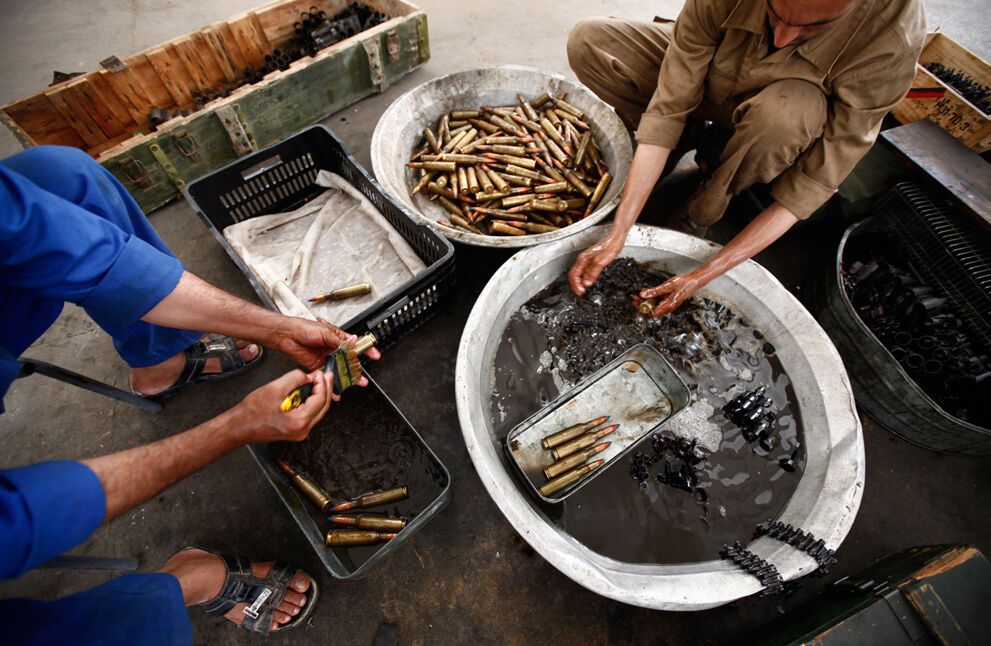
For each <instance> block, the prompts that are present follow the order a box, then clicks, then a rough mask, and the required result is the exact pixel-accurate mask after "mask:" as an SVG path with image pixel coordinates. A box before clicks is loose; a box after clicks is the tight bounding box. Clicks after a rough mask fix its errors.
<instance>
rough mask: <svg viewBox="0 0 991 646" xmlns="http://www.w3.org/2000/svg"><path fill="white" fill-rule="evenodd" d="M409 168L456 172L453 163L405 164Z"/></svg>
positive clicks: (426, 162)
mask: <svg viewBox="0 0 991 646" xmlns="http://www.w3.org/2000/svg"><path fill="white" fill-rule="evenodd" d="M406 165H407V166H409V167H410V168H423V169H425V170H440V171H447V172H450V171H453V170H457V167H456V166H455V164H454V162H442V161H425V162H410V163H408V164H406Z"/></svg>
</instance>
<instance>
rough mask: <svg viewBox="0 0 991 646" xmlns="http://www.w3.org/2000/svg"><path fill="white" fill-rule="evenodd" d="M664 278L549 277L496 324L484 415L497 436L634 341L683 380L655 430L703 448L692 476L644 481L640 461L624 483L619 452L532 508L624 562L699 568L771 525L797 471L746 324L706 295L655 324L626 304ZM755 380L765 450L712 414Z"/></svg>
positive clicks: (786, 397) (629, 273)
mask: <svg viewBox="0 0 991 646" xmlns="http://www.w3.org/2000/svg"><path fill="white" fill-rule="evenodd" d="M666 277H667V275H666V274H664V273H663V272H661V271H658V270H656V269H653V268H650V267H648V266H644V265H641V264H639V263H637V262H635V261H633V260H631V259H628V258H622V259H619V260H617V261H616V262H614V263H613V264H612V265H611V266H610V267H609V268H607V269H606V271H605V272H604V273H603V274H602V276H601V277H600V278H599V281H598V283H597V284H596V285H595V287H594V288H593V289H592V290H590V291H589V293H588V294H587V295H586V296H585V297H584V298H577V297H575V296H574V295H573V294H572V293H571V291H570V290H569V289H568V285H567V282H566V279H565V277H563V276H562V277H561V278H559V279H558V280H556V281H554V282H553V283H552V284H551V285H550V286H548V287H547V288H546V289H544V290H543V291H541V292H540V293H539V294H537V295H536V296H534V297H533V298H532V299H531V300H530V301H529V302H527V303H526V304H525V305H524V306H523V307H522V308H520V310H519V311H518V312H516V313H515V314H513V316H512V317H511V318H510V321H509V324H508V325H507V327H506V331H505V332H504V333H503V336H502V339H501V341H500V345H499V349H498V351H497V354H496V362H495V367H494V370H495V375H494V377H495V379H494V388H493V393H492V400H491V415H492V419H493V425H494V428H495V431H496V436H497V437H498V438H499V439H500V440H502V439H503V438H505V436H506V435H507V434H508V433H509V431H510V430H511V429H512V428H513V427H514V426H516V425H517V424H519V423H520V422H521V421H523V420H524V419H525V418H526V417H528V416H529V415H531V414H532V413H534V412H535V411H537V410H539V409H540V408H541V407H542V406H544V405H545V404H546V403H548V402H549V401H551V400H552V399H554V398H555V397H556V396H557V395H558V394H560V393H561V392H563V391H565V390H567V389H568V388H570V387H571V386H572V385H574V384H575V383H576V382H577V381H578V380H580V379H581V378H582V377H584V376H586V375H588V374H591V373H592V372H594V371H595V370H597V369H599V368H600V367H602V366H603V365H605V364H606V363H608V362H609V361H610V360H612V359H614V358H615V357H617V356H619V355H620V354H622V353H623V352H624V351H626V350H627V349H629V348H630V347H632V346H634V345H636V344H638V343H649V344H651V345H653V346H654V347H655V348H657V349H658V350H659V351H660V352H661V353H662V354H663V355H664V356H665V358H667V359H668V361H670V362H671V364H672V365H673V366H674V367H675V369H676V370H678V372H679V373H680V374H681V376H682V378H683V379H684V380H685V383H687V384H688V386H689V388H690V389H691V390H692V393H693V397H694V399H695V400H696V401H695V402H694V403H693V405H692V406H691V407H690V408H688V409H686V410H685V411H684V412H683V413H681V415H679V416H678V418H676V419H675V420H673V421H672V422H671V423H670V424H668V425H665V427H664V428H665V429H670V430H671V431H672V432H674V434H675V435H678V436H681V437H692V438H698V439H699V445H701V446H708V448H709V449H710V450H711V451H712V452H711V454H710V455H709V456H708V458H707V459H706V460H705V461H703V462H702V463H701V464H699V465H698V466H697V467H696V471H695V473H696V476H697V480H698V482H697V484H696V485H695V486H694V491H692V492H691V493H689V492H688V491H683V490H681V489H676V488H674V487H672V486H670V485H667V484H662V483H660V482H658V481H657V479H656V474H657V473H659V472H661V473H663V471H664V469H663V467H664V460H663V459H662V460H659V461H657V462H654V463H653V464H650V465H649V466H648V467H647V468H648V471H649V474H650V477H649V478H648V479H647V480H646V482H645V483H643V484H641V483H639V482H638V481H637V480H636V479H634V478H633V477H631V473H630V467H631V464H632V460H633V458H632V457H630V456H627V457H624V458H623V459H622V460H619V461H617V462H616V463H614V464H613V465H611V466H610V467H609V468H608V469H607V470H606V471H605V472H603V473H602V474H600V475H599V476H598V477H597V478H596V479H595V480H594V481H592V482H591V483H589V484H587V485H586V486H585V487H584V488H583V489H581V490H580V491H578V492H577V493H575V494H574V495H572V496H571V497H569V498H568V499H567V500H566V501H565V502H564V503H562V504H560V505H556V506H553V507H546V508H545V511H546V513H547V514H548V515H549V516H550V517H551V518H552V519H553V520H554V521H555V522H556V523H557V524H558V526H560V527H561V528H562V529H563V530H565V531H567V532H568V533H569V534H571V535H572V536H574V537H575V538H576V539H577V540H579V541H581V542H582V543H583V544H584V545H586V546H587V547H589V548H590V549H592V550H594V551H596V552H598V553H599V554H602V555H603V556H608V557H610V558H614V559H617V560H619V561H625V562H629V563H688V562H695V561H702V560H709V559H714V558H718V556H719V550H720V549H721V548H722V547H723V545H725V544H732V543H733V541H735V540H740V541H743V542H744V543H746V542H747V541H749V539H750V537H751V535H752V534H753V530H754V526H755V525H756V524H757V523H759V522H761V521H764V520H767V519H769V518H777V517H778V515H779V514H780V513H781V511H782V509H784V507H785V504H786V503H787V502H788V499H789V498H790V497H791V495H792V493H793V492H794V490H795V488H796V487H797V486H798V481H799V478H800V477H801V472H802V467H803V465H804V457H803V454H802V451H801V450H800V440H801V423H800V420H799V419H798V414H797V407H796V406H795V405H794V401H795V394H794V391H793V390H792V387H791V382H790V381H789V380H788V376H787V375H786V374H785V372H784V370H783V369H782V367H781V364H780V362H779V361H778V360H777V358H776V357H775V354H774V347H773V346H772V345H771V344H770V343H768V342H767V340H765V339H764V336H763V335H762V334H761V332H760V331H759V330H755V329H753V328H752V327H750V325H749V324H748V323H747V321H745V320H743V319H741V318H740V317H739V316H737V315H736V314H734V313H733V312H732V311H730V310H728V309H727V308H726V307H724V306H721V305H718V304H716V303H714V302H712V301H709V300H707V299H698V298H696V299H692V301H690V302H689V303H686V304H685V305H683V306H682V307H681V308H680V309H679V310H678V311H677V312H676V313H674V314H671V315H669V316H666V317H663V318H661V319H657V320H651V319H646V318H644V317H642V316H640V315H639V314H638V313H637V311H636V310H635V309H634V308H633V306H632V301H631V295H632V294H636V293H637V292H639V291H640V289H642V288H644V287H649V286H653V285H657V284H659V283H661V282H663V280H664V279H665V278H666ZM761 385H763V386H765V387H766V388H767V394H768V396H769V397H770V398H771V399H772V400H773V402H774V406H773V409H772V410H774V411H775V412H776V413H777V420H776V421H775V429H776V433H775V434H774V438H775V446H774V447H773V448H772V450H771V451H770V452H768V451H765V450H763V449H761V448H759V447H758V446H757V444H756V443H754V444H751V443H748V442H747V441H746V440H745V439H744V437H743V435H742V434H741V432H740V430H739V429H737V428H736V426H735V425H733V423H732V422H730V421H729V420H727V419H726V418H725V417H724V415H723V413H722V408H723V406H724V405H725V404H726V403H727V402H728V401H729V400H731V399H732V398H733V397H735V396H736V395H739V394H741V393H743V392H745V391H749V390H752V389H754V388H757V387H758V386H761ZM601 414H602V415H608V414H609V411H602V412H601ZM638 451H639V452H642V453H643V454H647V455H650V456H652V455H654V451H653V449H652V442H651V438H650V437H648V438H646V439H645V440H644V441H643V442H641V443H640V444H639V445H638V446H637V447H636V448H635V449H634V450H633V451H632V452H631V454H630V455H631V456H632V455H636V454H637V452H638ZM665 457H669V455H668V454H665ZM789 458H794V466H793V467H790V465H789V464H788V463H787V460H788V459H789ZM504 459H505V458H504ZM779 460H785V461H786V465H785V466H786V467H790V469H791V470H785V468H782V466H781V465H780V464H779ZM548 461H550V460H548ZM506 466H507V468H510V467H509V465H508V463H507V465H506ZM673 466H674V468H675V469H677V467H678V464H677V463H676V462H675V463H674V464H673ZM520 486H521V487H522V486H523V485H522V483H521V484H520ZM699 490H701V492H700V491H699Z"/></svg>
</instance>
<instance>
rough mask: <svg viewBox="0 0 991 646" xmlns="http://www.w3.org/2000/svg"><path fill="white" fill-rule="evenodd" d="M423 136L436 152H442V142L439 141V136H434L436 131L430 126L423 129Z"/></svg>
mask: <svg viewBox="0 0 991 646" xmlns="http://www.w3.org/2000/svg"><path fill="white" fill-rule="evenodd" d="M423 138H424V139H425V140H426V141H427V145H429V146H430V149H431V150H432V151H434V152H435V153H439V152H440V143H439V142H438V141H437V137H435V136H434V131H433V130H431V129H430V128H424V129H423Z"/></svg>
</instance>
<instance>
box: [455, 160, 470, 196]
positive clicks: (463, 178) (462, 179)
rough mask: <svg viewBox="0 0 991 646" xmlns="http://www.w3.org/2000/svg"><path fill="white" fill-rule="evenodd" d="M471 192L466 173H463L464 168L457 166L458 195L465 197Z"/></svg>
mask: <svg viewBox="0 0 991 646" xmlns="http://www.w3.org/2000/svg"><path fill="white" fill-rule="evenodd" d="M470 192H471V188H470V187H469V186H468V173H467V172H465V167H464V166H458V194H459V195H467V194H468V193H470Z"/></svg>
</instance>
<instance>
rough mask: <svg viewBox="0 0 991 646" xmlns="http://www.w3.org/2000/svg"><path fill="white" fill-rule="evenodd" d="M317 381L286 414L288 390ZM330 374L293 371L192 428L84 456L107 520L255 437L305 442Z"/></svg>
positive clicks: (323, 408)
mask: <svg viewBox="0 0 991 646" xmlns="http://www.w3.org/2000/svg"><path fill="white" fill-rule="evenodd" d="M306 382H311V383H313V394H312V395H311V396H310V397H309V398H308V399H307V400H306V401H305V402H304V403H303V405H302V406H300V407H299V408H297V409H295V410H293V411H290V412H288V413H283V412H281V411H280V410H279V404H280V403H281V402H282V399H283V398H284V397H285V396H286V394H287V393H289V392H291V391H292V390H293V389H295V388H297V387H299V386H301V385H303V384H304V383H306ZM330 388H331V386H330V383H329V375H328V373H324V372H323V371H316V372H312V373H310V374H304V373H303V372H301V371H299V370H294V371H293V372H290V373H289V374H287V375H284V376H283V377H281V378H280V379H277V380H275V381H273V382H271V383H269V384H267V385H265V386H262V387H261V388H259V389H258V390H255V391H254V392H252V393H251V394H250V395H248V396H247V397H245V398H244V400H242V401H241V403H240V404H238V405H237V406H235V407H234V408H232V409H230V410H229V411H227V412H225V413H222V414H221V415H219V416H217V417H215V418H213V419H211V420H210V421H208V422H205V423H203V424H200V425H199V426H196V427H194V428H192V429H189V430H188V431H185V432H183V433H179V434H178V435H173V436H172V437H169V438H166V439H164V440H159V441H158V442H153V443H151V444H146V445H144V446H139V447H136V448H133V449H127V450H126V451H120V452H118V453H112V454H110V455H105V456H101V457H98V458H92V459H90V460H83V461H82V462H83V464H85V465H86V466H88V467H89V468H90V469H92V470H93V472H94V473H95V474H96V476H97V478H99V479H100V483H101V484H102V485H103V491H104V495H105V497H106V507H107V513H106V516H105V517H104V522H106V521H108V520H111V519H112V518H115V517H116V516H119V515H120V514H122V513H124V512H125V511H127V510H128V509H131V508H132V507H134V506H135V505H139V504H141V503H142V502H144V501H145V500H148V499H149V498H151V497H153V496H155V495H157V494H158V493H159V492H161V491H162V490H164V489H166V488H168V487H170V486H171V485H173V484H175V483H176V482H178V481H179V480H181V479H183V478H185V477H186V476H188V475H189V474H191V473H195V472H196V471H199V470H200V469H202V468H203V467H204V466H206V465H207V464H210V463H211V462H213V461H214V460H217V459H218V458H220V457H223V456H224V455H226V454H227V453H229V452H231V451H232V450H234V449H236V448H238V447H241V446H244V445H246V444H252V443H256V442H274V441H277V440H291V441H297V442H298V441H301V440H303V439H305V438H306V436H307V435H309V432H310V429H312V428H313V426H314V425H315V424H316V423H317V422H318V421H320V419H321V418H323V416H324V415H325V414H326V413H327V410H328V408H329V407H330V401H331V398H330V397H329V396H328V393H329V392H330Z"/></svg>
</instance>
